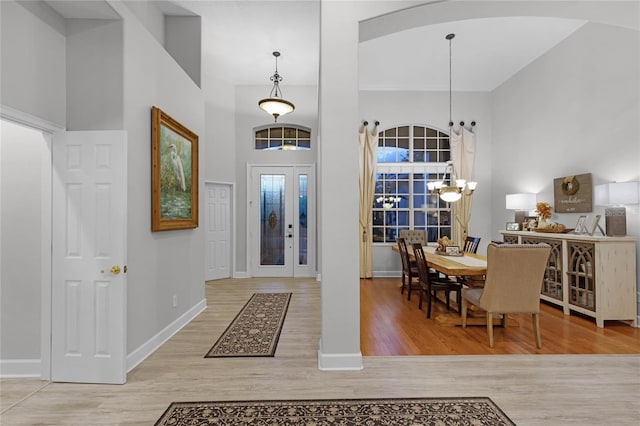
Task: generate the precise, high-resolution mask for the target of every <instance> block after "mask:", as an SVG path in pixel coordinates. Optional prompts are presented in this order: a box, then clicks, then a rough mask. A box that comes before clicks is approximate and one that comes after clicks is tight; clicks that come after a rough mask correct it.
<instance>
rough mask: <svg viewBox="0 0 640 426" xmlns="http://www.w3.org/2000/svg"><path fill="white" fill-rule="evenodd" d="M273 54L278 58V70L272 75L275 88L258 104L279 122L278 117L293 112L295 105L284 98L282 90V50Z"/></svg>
mask: <svg viewBox="0 0 640 426" xmlns="http://www.w3.org/2000/svg"><path fill="white" fill-rule="evenodd" d="M273 56H274V57H275V58H276V71H275V73H274V74H273V75H272V76H271V81H273V88H272V89H271V93H270V94H269V97H268V98H265V99H262V100H261V101H260V102H258V106H259V107H260V109H262V110H264V111H266V112H268V113H269V114H271V115H273V118H274V121H276V122H277V121H278V117H280V116H283V115H285V114H288V113H290V112H293V110H294V109H295V106H294V105H293V104H292V103H291V102H289V101H286V100H284V99H283V98H282V90H281V89H280V82H281V81H282V77H281V76H280V74H278V56H280V52H273Z"/></svg>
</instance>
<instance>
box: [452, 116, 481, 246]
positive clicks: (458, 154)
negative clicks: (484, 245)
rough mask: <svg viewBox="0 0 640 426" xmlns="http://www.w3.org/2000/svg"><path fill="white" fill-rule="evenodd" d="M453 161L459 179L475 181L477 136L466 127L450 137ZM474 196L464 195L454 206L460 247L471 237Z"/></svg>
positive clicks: (454, 238) (456, 240)
mask: <svg viewBox="0 0 640 426" xmlns="http://www.w3.org/2000/svg"><path fill="white" fill-rule="evenodd" d="M449 140H450V146H451V160H452V161H453V170H454V172H455V174H456V178H457V179H466V181H467V182H469V181H471V180H473V163H474V160H475V155H476V135H475V134H474V133H473V132H472V131H471V130H467V129H466V128H464V127H461V128H460V131H459V132H457V133H456V132H455V131H454V130H453V128H452V129H451V132H450V136H449ZM472 201H473V196H472V194H468V195H463V196H462V198H461V199H460V200H459V201H458V202H456V203H455V204H454V206H453V217H454V221H453V240H454V241H455V242H456V244H457V245H458V246H459V247H463V246H464V241H465V239H466V238H467V235H469V220H470V219H471V203H472Z"/></svg>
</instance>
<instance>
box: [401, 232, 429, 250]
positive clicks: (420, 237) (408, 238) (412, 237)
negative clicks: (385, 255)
mask: <svg viewBox="0 0 640 426" xmlns="http://www.w3.org/2000/svg"><path fill="white" fill-rule="evenodd" d="M400 238H404V242H405V243H407V245H411V244H416V243H419V244H422V245H423V246H425V245H427V231H425V230H424V229H401V230H400Z"/></svg>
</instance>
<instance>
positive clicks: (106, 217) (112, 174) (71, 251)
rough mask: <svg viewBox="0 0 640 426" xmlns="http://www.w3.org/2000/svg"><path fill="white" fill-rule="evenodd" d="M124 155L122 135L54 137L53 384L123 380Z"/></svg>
mask: <svg viewBox="0 0 640 426" xmlns="http://www.w3.org/2000/svg"><path fill="white" fill-rule="evenodd" d="M126 150H127V135H126V132H123V131H100V132H59V133H56V134H55V135H54V138H53V188H52V195H53V203H52V215H53V253H52V260H53V267H52V296H51V299H52V312H51V316H52V326H51V333H52V340H51V378H52V380H53V381H60V382H83V383H124V382H125V381H126V313H127V309H126V296H127V289H126V275H125V273H126V211H127V201H126V200H127V189H126V188H127V187H126V183H127V156H126Z"/></svg>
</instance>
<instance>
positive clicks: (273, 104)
mask: <svg viewBox="0 0 640 426" xmlns="http://www.w3.org/2000/svg"><path fill="white" fill-rule="evenodd" d="M258 106H259V107H260V109H262V110H264V111H266V112H268V113H269V114H271V115H273V117H274V118H275V119H276V121H277V120H278V117H280V116H283V115H285V114H289V113H290V112H293V110H294V109H295V106H294V105H293V104H292V103H291V102H289V101H285V100H284V99H280V98H266V99H262V100H261V101H260V102H258Z"/></svg>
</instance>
